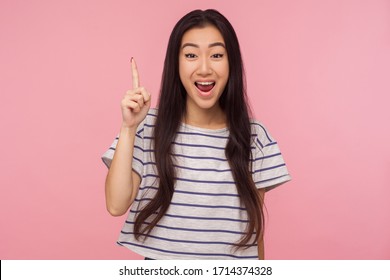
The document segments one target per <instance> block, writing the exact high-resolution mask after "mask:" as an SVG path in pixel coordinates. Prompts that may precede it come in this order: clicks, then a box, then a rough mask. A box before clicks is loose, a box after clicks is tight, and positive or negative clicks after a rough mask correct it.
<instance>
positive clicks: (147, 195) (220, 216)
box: [102, 109, 291, 260]
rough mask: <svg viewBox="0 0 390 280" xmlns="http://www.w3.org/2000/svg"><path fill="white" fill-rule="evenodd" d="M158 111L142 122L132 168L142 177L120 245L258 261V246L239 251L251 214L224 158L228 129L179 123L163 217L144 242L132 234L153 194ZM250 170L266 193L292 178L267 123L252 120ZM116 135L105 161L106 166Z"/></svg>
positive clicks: (157, 254) (148, 252) (165, 255)
mask: <svg viewBox="0 0 390 280" xmlns="http://www.w3.org/2000/svg"><path fill="white" fill-rule="evenodd" d="M157 113H158V111H157V109H151V110H150V111H149V113H148V115H147V116H146V118H145V120H144V121H143V122H142V123H141V124H140V125H139V127H138V129H137V134H136V137H135V145H134V152H133V166H132V167H133V170H134V171H135V172H137V173H138V174H139V175H140V177H141V178H142V180H141V184H140V187H139V192H138V194H137V197H136V199H135V201H134V203H133V204H132V205H131V207H130V211H129V213H128V217H127V219H126V221H125V223H124V226H123V228H122V231H121V232H120V236H119V240H118V244H120V245H122V246H125V247H127V248H129V249H131V250H132V251H134V252H136V253H138V254H140V255H143V256H145V257H149V258H152V259H161V260H163V259H257V258H258V252H257V245H253V246H251V247H249V248H248V249H238V250H235V249H237V247H234V244H235V243H236V242H237V241H238V240H239V239H240V238H241V237H242V236H243V232H244V231H245V228H246V225H247V222H248V220H247V219H248V218H247V214H246V210H245V208H244V206H243V205H242V204H241V203H240V199H239V196H238V194H237V189H236V185H235V182H234V179H233V176H232V173H231V169H230V166H229V163H228V161H227V159H226V156H225V147H226V144H227V140H228V136H229V131H228V129H227V128H224V129H216V130H211V129H204V128H198V127H194V126H190V125H187V124H181V125H180V128H179V131H178V132H177V134H176V139H175V140H174V142H173V143H172V145H173V155H174V158H175V160H174V166H175V170H176V177H177V178H175V182H176V183H175V191H174V194H173V198H172V201H171V204H170V206H169V208H168V211H167V212H166V214H165V216H164V217H163V218H162V219H161V220H160V221H159V223H158V224H157V225H156V226H155V227H154V229H153V230H152V232H151V233H150V234H149V235H148V236H147V238H146V239H145V240H140V241H138V240H136V239H135V237H134V235H133V226H134V221H135V215H136V214H137V213H138V212H139V211H140V209H142V208H143V207H144V206H145V205H146V204H147V203H148V202H149V201H150V199H151V198H152V197H153V196H154V194H155V193H156V190H157V188H158V183H157V179H158V175H157V171H156V165H155V161H154V154H153V128H154V123H155V120H156V116H157ZM251 127H252V140H253V141H252V155H253V156H252V161H251V163H252V164H253V166H252V172H253V180H254V182H255V184H256V187H257V188H266V191H268V190H270V189H272V188H274V187H276V186H278V185H280V184H282V183H284V182H287V181H289V180H290V179H291V178H290V175H289V173H288V170H287V168H286V165H285V162H284V160H283V157H282V155H281V153H280V150H279V147H278V145H277V143H276V141H275V140H274V139H273V138H272V136H271V135H270V134H269V132H268V131H267V130H266V129H265V127H264V126H263V125H262V124H261V123H259V122H256V121H251ZM117 142H118V138H116V139H115V140H114V142H113V144H112V145H111V147H110V148H109V149H108V150H107V151H106V152H105V153H104V155H103V157H102V159H103V161H104V163H105V164H106V165H107V167H110V164H111V160H112V158H113V155H114V153H115V147H116V144H117Z"/></svg>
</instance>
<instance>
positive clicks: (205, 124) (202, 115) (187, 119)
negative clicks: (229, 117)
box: [183, 106, 226, 129]
mask: <svg viewBox="0 0 390 280" xmlns="http://www.w3.org/2000/svg"><path fill="white" fill-rule="evenodd" d="M183 121H184V123H186V124H189V125H192V126H197V127H201V128H208V129H219V128H225V127H226V114H225V113H224V112H223V111H222V109H221V108H220V107H219V106H218V107H214V108H210V109H201V108H191V107H189V106H187V109H186V113H185V116H184V118H183Z"/></svg>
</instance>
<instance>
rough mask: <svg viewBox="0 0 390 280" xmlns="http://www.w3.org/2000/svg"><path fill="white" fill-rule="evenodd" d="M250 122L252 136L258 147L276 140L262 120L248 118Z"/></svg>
mask: <svg viewBox="0 0 390 280" xmlns="http://www.w3.org/2000/svg"><path fill="white" fill-rule="evenodd" d="M250 124H251V130H252V137H253V140H254V142H255V144H256V146H259V148H261V149H262V148H264V147H265V146H268V145H270V144H273V143H275V142H276V141H275V139H274V138H273V137H272V136H271V133H270V132H269V130H268V129H267V128H266V126H265V125H264V124H263V123H262V122H260V121H258V120H255V119H250Z"/></svg>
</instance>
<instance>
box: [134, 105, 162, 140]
mask: <svg viewBox="0 0 390 280" xmlns="http://www.w3.org/2000/svg"><path fill="white" fill-rule="evenodd" d="M157 113H158V109H155V108H151V109H149V111H148V113H147V115H146V117H145V119H144V120H143V121H142V122H141V123H140V124H139V126H138V129H137V134H138V135H144V134H145V132H148V133H146V134H151V130H152V129H153V128H154V126H155V123H156V118H157Z"/></svg>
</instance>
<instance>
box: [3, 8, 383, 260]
mask: <svg viewBox="0 0 390 280" xmlns="http://www.w3.org/2000/svg"><path fill="white" fill-rule="evenodd" d="M33 2H34V3H33ZM238 3H239V2H237V1H230V2H229V1H222V0H220V1H211V0H207V1H199V0H196V1H189V0H186V1H179V0H176V1H173V0H170V1H166V0H165V1H96V0H89V1H76V0H72V1H69V0H68V1H49V0H46V1H21V0H1V2H0V40H1V41H0V93H1V101H0V129H1V135H2V137H1V140H0V141H1V161H0V165H1V168H0V170H1V177H0V188H1V189H0V225H1V230H0V258H1V259H137V258H138V259H139V258H140V256H137V255H135V254H133V253H132V252H130V251H129V250H127V249H124V248H121V247H119V246H117V245H116V244H115V241H116V238H117V237H118V234H119V231H120V229H121V226H122V223H123V221H124V219H125V217H119V218H114V217H111V216H110V215H109V214H108V213H107V212H106V209H105V201H104V179H105V176H106V172H107V170H106V167H105V166H104V165H103V163H102V162H101V159H100V156H101V155H102V153H103V152H104V151H105V150H106V149H107V148H108V147H109V145H110V144H111V142H112V141H113V139H114V137H115V136H116V134H117V133H118V129H119V127H120V121H121V115H120V100H121V98H122V96H123V94H124V92H125V91H126V90H127V89H128V88H130V87H131V74H130V64H129V61H130V57H131V56H134V57H135V58H136V60H137V62H138V65H139V71H140V75H141V76H140V77H141V83H142V85H144V86H145V87H146V88H148V89H149V91H150V92H151V93H152V95H153V98H154V99H153V102H154V103H153V104H154V105H155V104H156V101H157V95H158V89H159V84H160V79H161V71H162V63H163V59H164V55H165V49H166V44H167V41H168V36H169V34H170V32H171V30H172V28H173V25H174V24H175V23H176V21H177V20H178V19H179V18H180V17H181V16H183V15H184V14H185V13H187V12H189V11H190V10H193V9H195V8H202V9H205V8H215V9H218V10H220V11H221V12H222V13H223V14H224V15H225V16H226V17H227V18H228V19H229V20H230V21H231V23H232V24H233V26H234V27H235V29H236V31H237V34H238V37H239V39H240V43H241V47H242V52H243V56H244V62H245V66H246V71H247V79H248V88H249V95H250V98H251V101H252V106H253V108H254V111H255V113H256V117H257V118H258V119H259V120H261V121H262V122H263V123H265V124H266V126H267V127H268V129H269V130H270V131H271V133H272V135H273V136H274V137H275V138H276V139H277V140H278V142H279V144H280V147H281V149H282V152H283V154H284V157H285V159H286V161H287V164H288V167H289V170H290V172H291V174H292V177H293V180H292V181H291V182H290V183H287V184H286V185H284V186H282V187H280V188H278V189H276V190H273V191H271V192H269V193H268V194H267V200H266V205H267V208H268V215H269V218H268V222H267V226H268V227H267V231H266V238H265V243H266V258H268V259H390V203H389V198H390V148H389V143H390V129H389V120H390V109H389V105H390V83H389V77H390V2H389V1H388V0H382V1H380V0H377V1H373V0H365V1H364V0H362V1H357V0H331V1H320V0H318V1H312V0H297V1H289V0H284V1H282V0H280V1H265V0H263V1H241V2H240V3H241V4H240V5H239V4H238Z"/></svg>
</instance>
